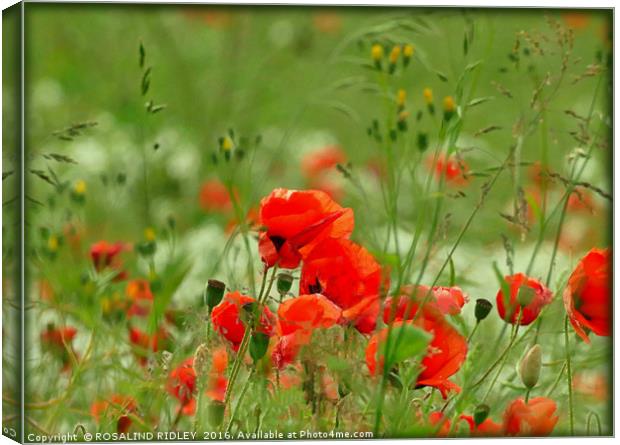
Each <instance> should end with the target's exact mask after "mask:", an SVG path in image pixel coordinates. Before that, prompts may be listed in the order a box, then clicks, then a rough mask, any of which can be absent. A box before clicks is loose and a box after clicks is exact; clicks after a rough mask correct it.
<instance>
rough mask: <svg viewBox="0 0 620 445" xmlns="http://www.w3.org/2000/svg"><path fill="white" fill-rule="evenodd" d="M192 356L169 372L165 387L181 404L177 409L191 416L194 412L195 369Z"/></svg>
mask: <svg viewBox="0 0 620 445" xmlns="http://www.w3.org/2000/svg"><path fill="white" fill-rule="evenodd" d="M193 365H194V358H193V357H190V358H188V359H186V360H185V361H183V363H181V364H180V365H179V366H178V367H176V368H175V369H173V370H172V372H170V375H169V376H168V383H167V384H166V388H167V390H168V392H169V393H170V394H172V395H173V396H174V397H175V398H176V399H177V400H178V401H179V403H180V404H181V406H180V407H179V409H180V410H181V412H182V413H183V414H185V415H188V416H191V415H193V414H194V413H195V412H196V399H195V398H194V393H195V392H196V371H194V366H193Z"/></svg>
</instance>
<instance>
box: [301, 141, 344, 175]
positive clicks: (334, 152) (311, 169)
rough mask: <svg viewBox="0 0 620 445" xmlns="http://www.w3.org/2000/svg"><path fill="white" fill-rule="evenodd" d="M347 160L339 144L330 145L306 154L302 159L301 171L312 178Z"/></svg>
mask: <svg viewBox="0 0 620 445" xmlns="http://www.w3.org/2000/svg"><path fill="white" fill-rule="evenodd" d="M346 161H347V157H346V155H345V154H344V152H343V151H342V149H341V148H340V147H339V146H337V145H328V146H326V147H323V148H321V149H320V150H316V151H313V152H310V153H308V154H306V155H305V156H304V157H303V158H302V160H301V171H302V173H303V175H304V176H305V177H306V178H308V179H312V178H315V177H316V176H318V175H320V174H321V173H325V172H326V171H330V170H333V169H334V168H335V167H336V165H338V164H344V163H345V162H346Z"/></svg>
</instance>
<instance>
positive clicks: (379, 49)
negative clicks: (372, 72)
mask: <svg viewBox="0 0 620 445" xmlns="http://www.w3.org/2000/svg"><path fill="white" fill-rule="evenodd" d="M370 55H371V57H372V60H373V61H374V62H375V67H376V68H377V69H378V70H380V69H381V60H382V59H383V46H382V45H381V44H380V43H375V44H374V45H372V48H371V49H370Z"/></svg>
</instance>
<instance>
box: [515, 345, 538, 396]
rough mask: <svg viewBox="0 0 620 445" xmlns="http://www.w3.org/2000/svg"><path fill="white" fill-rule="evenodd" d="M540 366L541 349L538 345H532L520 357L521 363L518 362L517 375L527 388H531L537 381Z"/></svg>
mask: <svg viewBox="0 0 620 445" xmlns="http://www.w3.org/2000/svg"><path fill="white" fill-rule="evenodd" d="M541 367H542V349H541V347H540V345H534V346H532V347H531V348H530V350H529V351H527V353H526V354H525V355H524V356H523V358H522V359H521V363H519V376H520V377H521V381H522V382H523V384H524V385H525V386H526V387H527V388H528V389H532V388H533V387H534V386H536V383H538V378H539V377H540V368H541Z"/></svg>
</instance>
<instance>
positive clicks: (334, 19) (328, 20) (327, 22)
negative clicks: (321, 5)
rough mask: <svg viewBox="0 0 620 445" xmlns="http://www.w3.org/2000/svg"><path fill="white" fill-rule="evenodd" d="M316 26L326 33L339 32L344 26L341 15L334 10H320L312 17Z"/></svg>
mask: <svg viewBox="0 0 620 445" xmlns="http://www.w3.org/2000/svg"><path fill="white" fill-rule="evenodd" d="M312 24H313V25H314V28H315V29H316V30H317V31H319V32H322V33H325V34H337V33H338V32H339V31H340V28H342V21H341V19H340V16H339V15H338V14H336V13H334V12H329V11H320V12H317V13H316V14H314V16H313V18H312Z"/></svg>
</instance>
